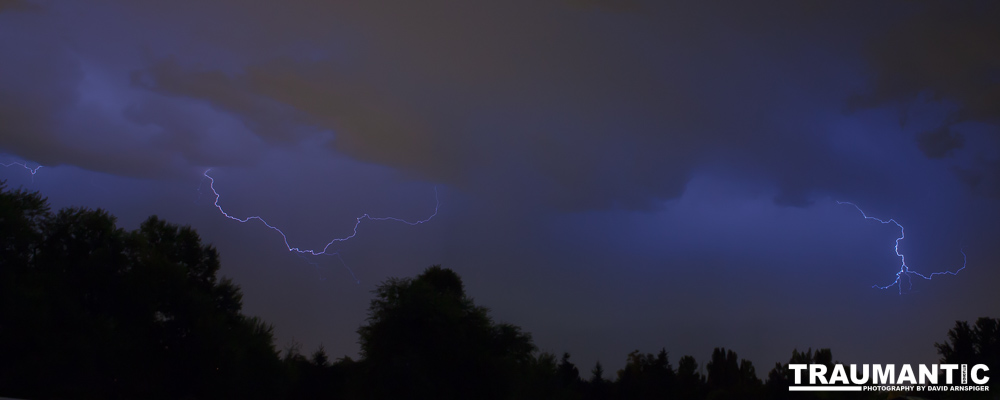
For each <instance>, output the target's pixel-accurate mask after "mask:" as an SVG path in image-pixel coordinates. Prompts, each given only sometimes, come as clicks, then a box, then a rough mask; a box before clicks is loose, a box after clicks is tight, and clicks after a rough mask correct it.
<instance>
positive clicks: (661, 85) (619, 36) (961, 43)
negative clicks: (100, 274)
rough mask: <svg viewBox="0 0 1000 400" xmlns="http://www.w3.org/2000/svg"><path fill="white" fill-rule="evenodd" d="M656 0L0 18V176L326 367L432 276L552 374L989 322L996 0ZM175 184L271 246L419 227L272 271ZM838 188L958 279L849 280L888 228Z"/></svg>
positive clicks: (993, 271) (907, 358) (218, 2)
mask: <svg viewBox="0 0 1000 400" xmlns="http://www.w3.org/2000/svg"><path fill="white" fill-rule="evenodd" d="M337 3H342V4H337ZM664 3H666V2H645V1H640V0H635V1H604V0H574V1H570V0H542V1H538V0H533V1H504V2H491V3H490V4H487V2H442V1H424V2H411V1H377V2H376V1H371V2H367V1H366V2H331V1H320V0H295V1H251V2H247V1H237V0H209V1H206V0H197V1H195V0H183V1H169V2H167V1H163V2H147V1H143V2H137V1H128V0H106V1H104V0H100V1H87V2H82V1H76V0H39V1H23V0H0V153H2V154H0V162H2V163H10V162H20V161H24V162H26V163H27V165H28V166H35V165H43V166H44V167H43V168H41V169H39V170H38V171H37V174H35V175H33V176H32V174H31V173H30V172H28V171H27V170H25V169H24V168H22V167H20V166H18V165H12V166H11V167H8V168H0V179H7V180H8V183H9V184H10V185H11V186H13V187H18V186H24V187H25V188H28V189H31V190H38V191H40V192H41V193H42V194H43V195H45V196H48V198H49V199H50V201H51V203H52V204H53V206H54V207H65V206H87V207H101V208H105V209H107V210H108V211H110V212H111V213H113V214H114V215H116V216H118V217H119V224H120V226H123V227H125V228H127V229H134V228H136V227H137V226H138V224H139V222H141V221H142V220H144V219H145V218H146V217H147V216H149V215H152V214H156V215H159V216H161V217H163V218H166V219H167V220H169V221H171V222H174V223H178V224H185V225H191V226H192V227H194V228H195V229H197V230H198V232H199V233H200V234H201V235H202V237H203V239H204V240H205V241H206V242H209V243H212V244H213V245H215V246H216V247H217V248H218V250H219V252H220V254H221V256H222V274H223V275H226V276H229V277H231V278H233V279H234V280H235V281H236V283H238V284H239V285H241V286H242V288H243V292H244V294H245V296H244V305H245V308H244V311H245V312H246V313H248V314H251V315H258V316H261V317H263V318H264V319H265V320H266V321H268V322H271V323H273V324H274V325H275V326H276V335H277V343H276V345H277V347H278V348H283V347H286V346H288V345H289V344H290V343H292V342H293V341H295V342H299V343H301V345H302V347H303V350H304V351H308V352H311V351H312V350H314V349H315V348H316V347H317V346H318V345H319V344H320V343H322V344H323V345H324V346H325V348H326V349H327V351H328V352H329V353H330V354H331V355H332V356H334V357H340V356H343V355H350V356H352V357H356V356H357V351H358V345H357V334H356V332H355V330H356V329H357V328H358V326H359V325H360V324H361V323H362V322H363V321H364V318H365V316H366V312H367V307H368V302H369V300H370V299H371V296H372V295H371V290H372V289H373V288H375V287H376V285H378V284H379V283H380V282H382V281H383V280H385V279H387V278H389V277H405V276H414V275H416V274H418V273H420V272H421V271H422V270H423V269H425V268H426V267H428V266H431V265H435V264H440V265H442V266H444V267H447V268H451V269H453V270H455V271H456V272H458V273H459V274H460V275H461V277H462V278H463V279H464V281H465V284H466V290H467V293H469V294H470V295H471V296H472V297H474V298H475V300H476V302H477V304H480V305H484V306H487V307H489V308H490V309H491V310H492V316H493V317H494V318H495V319H496V320H498V321H504V322H510V323H513V324H515V325H518V326H521V327H522V328H524V329H525V330H526V331H528V332H531V333H532V335H533V337H534V339H535V342H536V344H537V345H538V346H539V347H540V348H541V349H542V350H546V351H550V352H555V353H562V352H564V351H567V352H570V353H571V354H572V355H573V361H575V362H576V363H577V364H578V366H580V368H581V370H583V371H589V369H590V367H591V366H593V363H594V362H595V361H597V360H600V361H601V362H602V363H603V364H604V366H605V368H606V370H609V371H613V370H616V369H618V368H620V367H622V366H623V365H624V363H625V358H626V355H627V354H628V353H629V352H630V351H632V350H636V349H638V350H641V351H643V352H656V351H658V350H659V349H660V348H661V347H663V348H666V349H667V351H669V352H670V355H671V360H672V361H673V362H674V363H676V360H677V359H678V358H679V357H680V356H681V355H685V354H690V355H693V356H695V358H697V359H698V361H699V363H702V364H703V363H704V362H706V361H707V360H708V357H709V355H710V354H711V351H712V348H713V347H720V346H724V347H726V348H731V349H733V350H735V351H736V352H737V353H738V354H739V355H740V357H743V358H747V359H750V360H751V361H753V362H754V363H755V364H756V366H757V371H758V373H759V374H761V375H763V374H765V373H766V371H767V370H769V369H770V368H771V367H772V366H773V365H774V363H775V362H777V361H782V362H787V360H788V358H789V356H790V355H791V352H792V349H795V348H798V349H802V350H804V349H806V348H809V347H812V348H818V347H829V348H831V349H832V351H833V355H834V358H835V359H836V360H839V361H841V362H845V363H862V362H875V363H907V362H909V363H919V362H923V363H929V362H935V361H936V360H937V359H938V356H937V355H936V353H935V349H934V346H933V344H934V343H935V342H943V341H945V340H946V333H947V331H948V329H949V328H951V327H952V326H953V324H954V322H955V321H956V320H973V319H975V318H977V317H981V316H992V317H997V316H1000V302H998V300H1000V292H998V291H997V283H998V282H1000V269H998V266H1000V246H998V245H997V244H998V242H1000V224H998V222H1000V207H998V206H1000V135H998V132H1000V51H998V49H1000V24H997V23H996V21H998V20H1000V3H997V2H963V4H965V5H963V6H958V7H956V6H955V5H954V4H945V2H941V3H931V2H921V1H911V2H890V1H886V2H862V1H858V2H853V3H847V2H819V1H788V2H784V4H782V3H781V2H767V6H766V7H764V8H762V6H761V4H760V2H744V1H740V2H677V3H670V4H664ZM869 3H873V4H869ZM949 3H950V2H949ZM208 168H212V171H211V172H210V174H211V175H212V177H213V178H215V188H216V189H217V190H218V191H219V193H220V195H221V199H220V201H219V204H220V205H221V206H222V207H223V208H225V210H226V212H228V213H230V214H232V215H234V216H238V217H248V216H255V215H257V216H261V217H263V218H264V219H266V220H267V221H268V222H269V223H271V224H273V225H275V226H278V227H280V228H281V229H282V230H283V231H284V232H285V233H286V234H287V237H288V240H289V243H290V244H291V245H292V246H295V247H301V248H309V249H316V248H322V247H323V246H324V245H325V244H326V243H327V242H329V241H330V240H331V239H333V238H338V237H345V236H348V235H350V234H351V232H352V229H353V227H354V225H355V222H356V218H357V217H359V216H362V215H364V214H366V213H367V214H369V215H371V216H374V217H389V216H391V217H397V218H402V219H406V220H410V221H415V220H421V219H424V218H427V217H429V216H431V215H432V213H433V212H434V209H435V206H436V205H437V204H438V203H437V202H436V200H435V190H436V192H437V200H438V201H439V212H438V214H437V215H436V216H434V218H433V219H431V220H430V221H429V222H427V223H425V224H421V225H417V226H410V225H406V224H402V223H398V222H393V221H369V220H364V221H362V222H361V224H360V225H359V227H358V234H357V236H356V237H354V238H352V239H351V240H348V241H344V242H339V243H335V245H334V246H332V247H331V248H330V250H331V251H336V252H339V254H340V258H341V259H342V260H343V263H341V259H338V258H337V257H329V256H320V257H312V256H305V257H300V256H298V255H296V254H295V253H290V252H289V251H287V250H286V248H285V245H284V243H283V242H282V238H281V236H280V235H279V234H278V233H277V232H275V231H272V230H269V229H267V228H266V227H265V226H264V225H263V224H261V223H259V222H258V221H250V222H249V223H247V224H241V223H239V222H235V221H232V220H229V219H227V218H225V217H224V216H223V215H222V214H221V213H220V212H219V210H217V209H216V208H215V207H214V206H213V202H214V201H215V199H214V195H213V194H212V192H211V190H210V188H209V186H208V184H209V182H208V181H207V180H206V179H204V177H203V176H202V173H203V172H204V171H205V170H206V169H208ZM838 200H839V201H850V202H853V203H855V204H857V205H858V206H860V207H861V209H863V210H864V211H865V212H866V213H868V215H870V216H873V217H878V218H882V219H889V218H893V219H895V220H896V221H898V222H900V223H901V224H902V225H903V226H905V228H906V239H905V240H903V241H901V242H900V252H902V253H905V254H906V256H907V258H906V261H907V265H908V266H909V267H910V268H911V269H912V270H915V271H918V272H921V273H925V274H926V273H930V272H935V271H944V270H952V271H954V270H956V269H958V268H960V267H961V266H962V262H963V257H962V251H963V249H964V252H965V253H966V254H967V255H968V266H967V268H966V269H965V270H963V271H961V272H960V273H959V274H958V275H957V276H950V275H945V276H936V277H935V278H934V279H933V280H930V281H925V280H923V279H917V280H915V281H914V282H913V285H912V289H911V288H910V286H909V284H908V282H907V281H905V280H904V281H903V288H902V294H900V290H899V288H898V287H896V286H894V287H891V288H889V289H886V290H879V289H873V288H872V287H871V286H872V285H873V284H878V285H887V284H890V283H892V282H893V280H894V279H895V274H896V272H897V271H899V268H900V265H899V259H898V258H897V257H896V256H895V253H894V252H893V243H894V240H895V239H896V238H897V237H898V236H899V230H898V228H896V227H895V226H894V225H883V224H879V223H878V222H876V221H873V220H865V219H864V218H863V217H862V215H861V213H859V212H858V211H857V210H855V209H854V208H853V207H850V206H847V205H838V204H837V201H838ZM352 271H353V272H352ZM584 374H585V375H586V373H584Z"/></svg>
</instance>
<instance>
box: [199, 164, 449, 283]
mask: <svg viewBox="0 0 1000 400" xmlns="http://www.w3.org/2000/svg"><path fill="white" fill-rule="evenodd" d="M210 171H211V169H209V170H206V171H205V172H204V174H203V175H204V176H205V178H208V180H209V185H208V186H209V188H210V189H212V194H214V195H215V202H214V203H213V205H215V208H217V209H218V210H219V212H220V213H222V215H223V216H225V217H226V218H229V219H231V220H233V221H237V222H242V223H247V222H250V220H257V221H260V223H262V224H264V226H266V227H268V228H269V229H271V230H273V231H275V232H278V234H279V235H281V239H282V241H283V242H284V244H285V248H286V249H287V250H288V251H290V252H294V253H296V254H298V255H299V256H300V257H302V258H303V259H305V260H306V261H307V262H309V263H310V264H312V265H313V266H317V265H316V264H315V263H313V262H312V261H310V260H308V259H306V258H305V256H306V255H312V256H324V255H325V256H334V257H336V258H337V259H338V260H340V263H341V264H342V265H343V266H344V268H347V270H348V271H349V272H350V273H351V276H352V277H354V280H355V281H357V282H358V283H360V280H358V278H357V277H356V276H354V271H352V270H351V268H350V267H348V266H347V264H346V263H345V262H344V260H343V258H341V257H340V254H339V253H337V252H335V251H331V250H330V246H333V245H334V243H338V242H346V241H348V240H350V239H352V238H354V237H355V236H357V235H358V226H360V225H361V222H362V221H364V220H368V221H394V222H401V223H404V224H407V225H420V224H423V223H425V222H428V221H430V220H431V219H433V218H434V217H435V216H437V213H438V208H439V207H440V206H441V202H440V200H439V199H438V194H437V188H434V201H435V204H434V213H432V214H431V215H430V216H429V217H427V218H425V219H422V220H418V221H407V220H405V219H402V218H396V217H373V216H371V215H368V214H364V215H362V216H360V217H358V218H357V219H356V220H355V223H354V229H353V230H352V232H351V234H350V235H348V236H345V237H340V238H333V239H331V240H330V241H329V242H327V243H326V245H325V246H323V248H321V249H318V250H317V249H303V248H299V247H294V246H292V245H291V244H289V243H288V237H287V236H286V235H285V232H283V231H282V230H281V229H279V228H278V227H276V226H274V225H271V224H270V223H268V222H267V221H265V220H264V219H263V218H261V217H260V216H256V215H255V216H252V217H246V218H239V217H235V216H233V215H230V214H229V213H227V212H226V210H224V209H223V208H222V206H221V205H219V198H220V197H221V196H220V195H219V192H218V191H216V190H215V179H214V178H212V176H211V175H209V174H208V173H209V172H210Z"/></svg>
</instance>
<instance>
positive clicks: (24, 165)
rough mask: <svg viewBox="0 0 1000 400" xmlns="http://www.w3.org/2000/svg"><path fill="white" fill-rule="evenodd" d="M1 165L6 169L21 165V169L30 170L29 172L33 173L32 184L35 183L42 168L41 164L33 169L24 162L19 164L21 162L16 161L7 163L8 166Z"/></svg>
mask: <svg viewBox="0 0 1000 400" xmlns="http://www.w3.org/2000/svg"><path fill="white" fill-rule="evenodd" d="M0 165H3V166H4V167H13V166H15V165H19V166H21V167H24V169H26V170H28V172H30V173H31V182H35V174H36V173H38V170H39V169H41V168H42V165H41V164H39V165H38V166H36V167H35V168H31V167H29V166H28V164H27V163H23V162H19V161H14V162H10V163H6V164H5V163H0Z"/></svg>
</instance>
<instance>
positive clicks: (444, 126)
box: [0, 0, 985, 210]
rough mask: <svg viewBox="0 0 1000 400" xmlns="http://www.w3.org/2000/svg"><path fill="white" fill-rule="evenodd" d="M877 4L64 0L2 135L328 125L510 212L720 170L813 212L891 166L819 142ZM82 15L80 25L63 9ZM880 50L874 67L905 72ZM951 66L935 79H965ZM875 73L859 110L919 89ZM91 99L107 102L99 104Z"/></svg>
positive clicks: (667, 190) (246, 156)
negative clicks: (506, 204) (816, 202)
mask: <svg viewBox="0 0 1000 400" xmlns="http://www.w3.org/2000/svg"><path fill="white" fill-rule="evenodd" d="M74 7H76V8H74ZM869 8H871V7H868V6H863V7H862V6H856V7H844V8H831V7H827V6H823V5H816V4H801V3H799V2H790V3H788V4H781V5H774V6H770V7H759V6H756V5H749V4H734V5H731V6H728V7H717V6H711V5H691V4H673V5H669V4H667V5H664V4H656V3H639V2H604V1H582V2H581V1H551V2H544V3H540V2H506V3H502V4H494V5H490V6H484V5H476V6H472V5H464V4H453V3H449V2H425V3H421V4H420V5H419V6H418V5H414V4H412V3H406V2H401V3H397V4H380V5H376V4H371V3H360V4H355V3H344V4H339V3H329V2H318V1H296V2H282V3H277V2H274V3H265V2H255V3H253V4H246V3H244V2H235V1H228V0H218V1H210V2H183V1H181V2H172V3H163V4H138V3H132V2H115V1H106V2H100V3H98V6H95V7H91V8H87V9H83V8H79V6H73V5H60V6H59V7H53V9H52V10H48V15H50V18H43V16H38V17H36V18H37V19H39V20H40V22H42V23H41V24H37V25H24V26H15V25H16V24H12V25H9V26H8V29H9V30H10V31H11V32H10V33H11V34H10V35H5V38H6V40H5V41H4V42H3V44H2V45H3V46H6V48H7V50H9V51H10V52H9V53H8V54H15V55H23V57H20V56H19V57H14V58H12V59H13V60H18V61H14V62H12V63H10V64H7V65H5V66H4V67H3V68H4V69H5V71H4V72H5V73H4V76H3V77H0V81H2V82H0V84H2V85H5V86H4V88H5V89H8V90H5V91H4V93H3V94H0V107H2V110H0V113H3V116H4V118H5V119H6V120H9V121H10V123H8V124H5V126H4V127H3V128H0V129H3V130H4V134H5V136H9V137H11V138H12V139H11V140H8V141H5V142H4V143H3V144H2V145H3V148H2V149H0V150H3V151H6V152H10V153H14V154H17V155H20V156H22V157H25V158H30V159H32V160H37V161H39V162H42V163H44V164H58V163H70V164H76V165H80V166H83V167H86V168H90V169H96V170H102V171H108V172H115V173H119V174H129V175H147V176H148V175H152V174H157V173H164V172H163V171H173V170H183V169H185V168H187V167H191V166H204V165H232V164H239V163H251V162H253V160H254V159H255V157H257V156H256V155H257V154H258V153H259V152H260V151H262V149H263V148H264V147H262V146H266V145H293V144H295V143H298V142H300V141H302V140H307V138H309V137H311V135H316V134H317V133H322V132H332V133H333V135H334V136H333V137H334V140H332V141H328V143H329V146H330V148H331V150H333V151H334V152H338V153H342V154H346V155H349V156H351V157H354V158H356V159H358V160H361V161H365V162H371V163H375V164H380V165H385V166H390V167H393V168H395V169H397V170H398V171H400V172H401V173H403V174H405V175H408V176H411V177H416V178H419V179H425V180H430V181H435V182H443V183H448V184H453V185H455V186H457V187H459V188H462V189H464V190H466V191H469V192H473V193H478V194H480V195H482V196H483V197H489V198H494V199H497V201H501V202H503V201H517V202H520V203H523V204H546V205H548V206H553V205H556V206H559V207H562V208H565V209H572V210H581V209H606V208H626V209H642V210H649V209H654V208H656V207H657V206H658V205H659V204H661V203H662V201H663V200H666V199H671V198H676V197H678V196H679V195H680V194H681V193H683V191H684V188H685V185H686V184H687V183H688V181H689V179H690V177H691V176H692V175H693V174H696V173H698V171H702V170H706V169H710V170H717V171H723V173H727V174H733V175H737V176H740V177H741V179H749V180H754V181H756V182H758V183H759V184H760V185H762V186H764V187H773V188H774V190H775V192H776V195H775V196H776V197H775V201H776V202H777V203H778V204H781V205H789V206H806V205H809V204H811V202H812V201H813V198H815V197H816V196H819V195H822V194H824V193H829V192H840V191H843V190H847V189H848V188H850V189H852V190H862V189H858V188H863V190H868V189H873V190H876V191H878V190H883V189H879V188H880V187H882V186H883V185H882V183H884V182H885V180H886V179H887V178H886V177H885V176H884V175H883V173H882V172H880V170H879V169H878V168H877V166H876V165H874V164H872V163H866V162H864V161H863V160H857V159H856V158H852V157H845V154H843V151H842V149H840V150H838V149H833V148H831V147H830V146H829V145H828V144H829V143H828V142H829V138H830V136H831V135H838V134H839V133H838V132H833V131H832V130H831V129H829V127H827V126H825V124H826V123H827V122H828V121H830V120H832V119H834V118H836V117H839V115H836V113H831V112H825V113H824V112H816V111H815V110H817V109H827V110H838V109H841V108H842V107H843V106H844V100H845V99H846V97H847V95H848V94H849V93H851V91H852V90H855V89H858V90H860V89H861V88H856V87H852V85H855V86H856V84H853V83H852V82H851V78H850V77H848V75H849V74H845V71H853V72H856V73H860V71H858V70H859V68H858V67H857V66H855V65H852V64H851V63H850V62H845V61H844V60H847V59H851V57H853V56H855V55H856V52H857V51H860V49H861V48H862V43H864V41H865V38H867V37H868V36H871V35H872V34H873V33H878V30H879V29H881V27H880V24H879V23H880V22H881V20H882V16H883V15H884V14H885V11H884V10H881V11H880V10H871V9H869ZM192 10H197V11H198V12H192ZM862 11H863V13H861V12H862ZM80 12H83V13H87V17H88V18H89V19H87V18H79V19H74V18H70V16H71V15H74V14H73V13H80ZM859 14H860V15H866V16H867V17H858V15H859ZM890 22H891V21H890ZM20 23H23V22H20ZM46 24H47V25H49V27H48V28H49V29H47V30H43V28H42V27H43V26H45V25H46ZM98 25H100V26H101V29H96V28H95V26H98ZM902 26H903V28H898V29H897V30H895V31H893V32H899V31H905V30H906V29H907V28H906V26H908V25H906V24H903V25H902ZM848 27H849V28H850V29H848ZM154 28H155V29H154ZM946 28H947V27H946V26H942V27H941V29H942V30H943V29H946ZM984 29H985V28H984ZM893 35H897V36H898V35H900V34H899V33H893V34H890V35H889V36H888V37H889V39H885V41H886V42H887V43H890V42H893V40H894V39H892V38H893V37H895V36H893ZM66 37H73V38H75V39H73V40H69V39H66ZM921 40H922V39H920V40H915V41H916V42H920V41H921ZM904 50H905V49H904ZM897 52H901V54H904V55H906V56H907V57H916V55H913V54H910V53H908V52H906V51H902V50H900V51H897ZM22 53H23V54H22ZM876 53H877V54H876V56H880V55H881V53H879V52H876ZM972 54H973V55H965V56H966V57H967V58H969V59H970V62H971V61H972V58H974V54H978V53H976V52H975V51H972ZM890 59H893V58H890ZM875 60H876V61H875V62H874V63H873V65H874V68H875V69H876V71H882V70H883V69H885V70H887V69H888V68H890V67H894V66H895V64H892V65H888V66H884V65H882V64H880V62H881V61H878V60H879V58H877V57H876V58H875ZM38 65H42V66H44V67H43V68H37V67H36V66H38ZM7 72H10V73H7ZM102 73H103V74H104V75H105V76H110V77H111V78H110V79H104V80H101V79H98V78H100V76H101V74H102ZM922 74H923V73H921V72H919V71H918V72H914V73H912V74H911V75H907V76H908V78H905V79H904V81H905V82H918V81H920V79H921V77H922V76H924V75H926V74H924V75H922ZM960 75H961V74H959V73H957V72H956V73H955V77H954V79H952V80H953V81H955V82H958V83H954V84H948V85H945V86H947V87H963V88H965V87H967V86H969V85H964V84H959V83H961V82H960V81H961V79H962V78H960ZM15 77H16V78H15ZM876 78H877V79H876V80H875V86H874V87H875V90H874V91H872V92H871V93H870V95H869V96H868V97H866V98H865V99H864V101H862V102H861V103H863V104H867V105H870V106H871V105H877V104H883V103H885V102H887V101H889V100H890V99H893V98H896V97H899V96H909V95H911V94H913V93H917V92H911V91H907V90H904V89H905V88H907V87H909V86H907V85H909V84H905V85H896V84H887V83H884V82H882V81H883V80H885V79H888V78H893V76H891V74H888V73H886V74H882V73H879V74H876ZM883 78H885V79H883ZM893 79H895V78H893ZM88 82H89V83H88ZM949 82H950V81H949ZM88 84H89V85H90V86H87V85H88ZM84 89H86V90H84ZM102 90H105V91H109V93H108V94H106V96H105V97H107V98H113V99H114V101H110V102H109V101H106V100H107V99H103V100H102V99H101V98H100V97H101V96H100V95H97V97H98V98H97V99H94V98H93V97H94V96H95V95H94V93H100V91H102ZM855 91H857V90H855ZM111 92H113V93H111ZM955 92H956V93H958V92H961V91H957V89H956V91H955ZM81 93H89V94H90V96H91V98H82V97H81V96H80V95H81ZM948 93H952V92H948ZM962 93H965V92H962ZM980 97H981V96H980ZM978 98H979V97H976V96H973V95H972V94H969V95H968V96H966V97H965V98H960V99H959V100H960V101H962V102H963V104H965V103H969V104H973V103H975V102H974V101H973V100H974V99H978ZM24 99H28V101H24ZM102 101H103V103H102ZM861 103H859V104H861ZM966 108H968V109H969V110H980V109H981V108H982V107H978V106H971V105H970V106H968V107H966ZM980 114H982V112H978V114H977V113H976V112H972V111H969V112H965V113H958V114H956V115H980ZM956 118H958V119H956ZM959 119H960V118H959V117H954V118H952V120H954V121H957V120H959ZM935 132H937V133H935ZM941 132H950V133H944V134H942V133H940V132H938V131H931V133H929V134H925V135H924V136H921V138H922V139H921V141H920V142H919V145H920V148H921V149H922V150H924V151H925V153H926V154H929V155H931V154H934V155H941V156H943V155H946V154H949V152H950V151H951V150H953V149H956V148H958V146H959V145H961V143H962V141H961V133H959V132H957V131H952V130H947V129H946V130H943V131H941ZM251 135H252V136H251ZM257 138H259V139H263V142H262V143H263V144H262V143H258V142H257V141H256V140H255V139H257Z"/></svg>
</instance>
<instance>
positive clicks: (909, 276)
mask: <svg viewBox="0 0 1000 400" xmlns="http://www.w3.org/2000/svg"><path fill="white" fill-rule="evenodd" d="M837 204H840V205H843V204H847V205H851V206H854V208H855V209H856V210H858V212H860V213H861V216H863V217H865V219H871V220H875V221H878V222H881V223H883V224H895V225H896V226H898V227H899V237H898V238H896V246H895V247H894V248H893V249H894V250H895V251H896V256H897V257H899V260H900V266H899V272H896V280H894V281H892V283H890V284H888V285H885V286H879V285H872V288H874V289H888V288H891V287H893V286H897V285H898V287H899V294H903V283H902V280H903V277H904V276H905V277H906V281H907V283H909V287H910V289H913V277H914V276H917V277H920V278H924V279H927V280H930V279H931V278H933V277H934V275H945V274H947V275H958V273H959V272H961V271H962V270H963V269H965V266H966V264H967V263H968V256H966V255H965V250H960V251H961V252H962V268H959V269H957V270H955V271H954V272H952V271H941V272H932V273H930V274H928V275H924V274H921V273H919V272H917V271H914V270H911V269H910V267H908V266H906V256H905V255H903V253H900V252H899V241H900V240H903V239H904V238H906V234H905V232H904V230H903V225H900V224H899V222H896V220H895V219H889V220H883V219H879V218H875V217H869V216H868V214H865V212H864V211H862V210H861V208H860V207H858V205H857V204H854V203H851V202H848V201H838V202H837Z"/></svg>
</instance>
